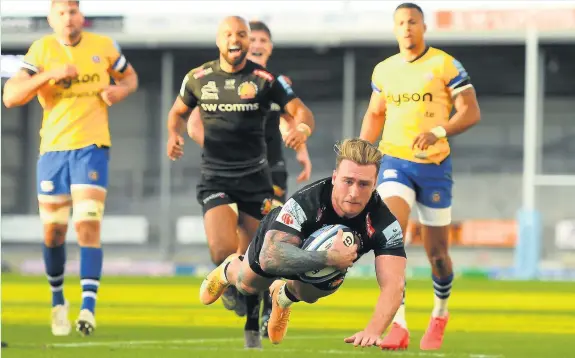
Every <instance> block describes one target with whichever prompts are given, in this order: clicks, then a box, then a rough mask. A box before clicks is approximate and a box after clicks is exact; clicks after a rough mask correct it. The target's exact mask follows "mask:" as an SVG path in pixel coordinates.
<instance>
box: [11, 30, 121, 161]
mask: <svg viewBox="0 0 575 358" xmlns="http://www.w3.org/2000/svg"><path fill="white" fill-rule="evenodd" d="M66 64H73V65H75V66H76V68H77V70H78V76H77V77H76V78H71V79H70V78H68V79H63V80H60V81H58V82H56V83H53V82H52V83H49V84H46V85H44V86H43V87H42V88H40V89H39V90H38V101H39V102H40V105H41V106H42V108H43V109H44V115H43V119H42V129H41V130H40V137H41V141H40V152H41V153H44V152H51V151H61V150H73V149H79V148H84V147H87V146H90V145H93V144H96V145H98V146H110V145H111V139H110V130H109V127H108V108H107V105H106V104H105V103H104V101H103V100H102V98H101V97H100V93H101V92H102V89H104V88H105V87H106V86H108V85H110V75H111V74H114V75H118V76H121V74H122V73H123V72H124V71H125V70H126V68H127V66H128V62H127V61H126V58H125V57H124V56H123V55H122V53H121V51H120V49H119V47H118V46H117V45H116V43H115V42H114V41H113V40H112V39H110V38H109V37H107V36H102V35H97V34H94V33H89V32H83V33H82V39H81V41H80V42H79V43H78V44H77V45H75V46H66V45H64V44H62V43H61V42H60V41H59V40H58V39H57V38H56V36H55V35H47V36H44V37H42V38H41V39H39V40H37V41H35V42H34V43H33V44H32V46H30V49H29V50H28V53H27V54H26V56H25V57H24V60H23V63H22V69H24V70H25V71H27V72H28V73H29V74H30V75H34V74H36V73H39V72H41V71H50V70H53V69H55V68H58V67H61V66H64V65H66Z"/></svg>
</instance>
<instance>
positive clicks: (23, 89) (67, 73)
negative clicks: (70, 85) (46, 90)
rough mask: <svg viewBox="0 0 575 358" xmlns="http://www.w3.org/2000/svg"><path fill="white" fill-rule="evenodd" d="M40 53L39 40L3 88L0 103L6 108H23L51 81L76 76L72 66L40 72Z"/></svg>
mask: <svg viewBox="0 0 575 358" xmlns="http://www.w3.org/2000/svg"><path fill="white" fill-rule="evenodd" d="M42 51H43V46H42V42H41V40H38V41H36V42H34V43H33V44H32V46H30V49H28V53H26V56H24V61H23V63H22V68H21V69H20V71H18V72H17V73H16V74H15V75H14V76H13V77H12V78H10V79H9V80H8V81H7V82H6V85H5V86H4V93H3V95H2V101H3V102H4V105H5V106H6V107H8V108H12V107H18V106H23V105H25V104H26V103H28V102H30V101H31V100H32V98H34V97H35V96H36V94H37V93H38V90H39V89H40V88H41V87H42V86H44V85H45V84H47V83H48V82H50V81H51V80H54V81H59V80H61V79H63V78H66V77H74V76H76V75H77V71H76V68H75V67H74V66H72V65H65V66H63V67H60V68H57V69H54V70H52V71H47V72H43V71H42V57H43V55H42Z"/></svg>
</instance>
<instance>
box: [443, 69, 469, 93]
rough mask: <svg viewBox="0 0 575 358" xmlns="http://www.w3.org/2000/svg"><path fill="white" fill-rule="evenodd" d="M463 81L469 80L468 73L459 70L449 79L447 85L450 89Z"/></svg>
mask: <svg viewBox="0 0 575 358" xmlns="http://www.w3.org/2000/svg"><path fill="white" fill-rule="evenodd" d="M464 81H469V75H468V74H467V72H460V73H459V74H458V75H457V76H455V77H454V78H453V79H452V80H451V81H449V83H448V84H447V87H449V88H450V89H454V88H457V86H458V85H460V83H462V82H464Z"/></svg>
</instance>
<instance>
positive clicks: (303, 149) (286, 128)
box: [279, 113, 312, 183]
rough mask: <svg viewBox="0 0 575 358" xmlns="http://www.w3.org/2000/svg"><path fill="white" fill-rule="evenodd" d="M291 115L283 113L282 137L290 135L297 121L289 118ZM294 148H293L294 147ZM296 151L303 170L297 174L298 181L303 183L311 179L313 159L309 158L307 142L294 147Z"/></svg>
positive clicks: (281, 121)
mask: <svg viewBox="0 0 575 358" xmlns="http://www.w3.org/2000/svg"><path fill="white" fill-rule="evenodd" d="M287 117H289V114H287V113H282V114H281V116H280V126H279V127H280V128H279V129H280V133H281V135H282V138H283V139H284V140H285V138H286V136H287V135H288V133H289V132H290V130H293V129H294V127H295V121H294V120H293V119H290V118H287ZM292 149H293V148H292ZM294 150H295V152H296V160H297V161H298V163H300V164H301V166H302V168H303V169H302V171H301V173H299V175H298V176H297V179H296V180H297V182H298V183H301V182H304V181H307V180H309V178H310V176H311V169H312V165H311V160H310V158H309V152H308V150H307V145H306V144H305V143H302V144H300V145H299V146H298V147H297V148H295V149H294Z"/></svg>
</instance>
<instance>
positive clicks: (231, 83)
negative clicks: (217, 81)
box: [224, 78, 236, 91]
mask: <svg viewBox="0 0 575 358" xmlns="http://www.w3.org/2000/svg"><path fill="white" fill-rule="evenodd" d="M224 89H227V90H232V91H233V90H235V89H236V79H235V78H230V79H227V80H226V82H225V83H224Z"/></svg>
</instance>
